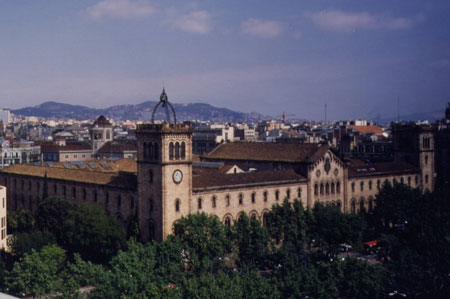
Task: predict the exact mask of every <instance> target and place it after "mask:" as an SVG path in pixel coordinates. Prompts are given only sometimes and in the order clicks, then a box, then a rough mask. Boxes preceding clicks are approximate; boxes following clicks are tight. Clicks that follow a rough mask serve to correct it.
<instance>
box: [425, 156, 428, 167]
mask: <svg viewBox="0 0 450 299" xmlns="http://www.w3.org/2000/svg"><path fill="white" fill-rule="evenodd" d="M425 165H428V156H427V155H426V156H425Z"/></svg>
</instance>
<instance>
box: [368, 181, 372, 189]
mask: <svg viewBox="0 0 450 299" xmlns="http://www.w3.org/2000/svg"><path fill="white" fill-rule="evenodd" d="M369 190H372V181H369Z"/></svg>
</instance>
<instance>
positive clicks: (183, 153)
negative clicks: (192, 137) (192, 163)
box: [181, 141, 186, 159]
mask: <svg viewBox="0 0 450 299" xmlns="http://www.w3.org/2000/svg"><path fill="white" fill-rule="evenodd" d="M185 158H186V143H185V142H184V141H183V142H181V159H185Z"/></svg>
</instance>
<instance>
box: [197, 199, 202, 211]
mask: <svg viewBox="0 0 450 299" xmlns="http://www.w3.org/2000/svg"><path fill="white" fill-rule="evenodd" d="M198 209H199V210H201V209H202V198H201V197H199V199H198Z"/></svg>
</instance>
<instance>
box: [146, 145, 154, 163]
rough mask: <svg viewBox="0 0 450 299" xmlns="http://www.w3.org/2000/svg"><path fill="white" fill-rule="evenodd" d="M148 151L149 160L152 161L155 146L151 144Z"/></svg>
mask: <svg viewBox="0 0 450 299" xmlns="http://www.w3.org/2000/svg"><path fill="white" fill-rule="evenodd" d="M147 149H148V153H147V157H148V159H149V160H151V159H152V158H153V144H152V143H149V144H148V147H147Z"/></svg>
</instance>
